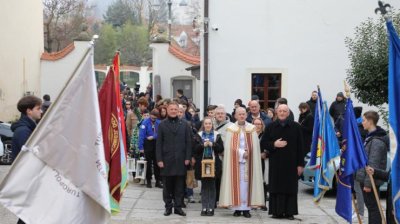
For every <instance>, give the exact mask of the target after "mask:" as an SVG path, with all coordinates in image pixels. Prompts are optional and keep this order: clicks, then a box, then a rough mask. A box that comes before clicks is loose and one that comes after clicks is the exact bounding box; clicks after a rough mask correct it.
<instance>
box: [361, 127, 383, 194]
mask: <svg viewBox="0 0 400 224" xmlns="http://www.w3.org/2000/svg"><path fill="white" fill-rule="evenodd" d="M364 147H365V152H366V154H367V157H368V165H369V166H371V167H372V168H374V169H381V170H386V163H387V151H388V148H389V136H388V135H387V133H386V131H385V130H383V129H382V128H381V127H379V126H378V127H377V129H376V130H375V131H373V132H371V133H368V135H367V138H366V139H365V143H364ZM356 180H357V181H358V182H360V183H361V184H362V185H363V186H364V187H369V188H372V184H371V180H370V179H369V176H368V174H367V173H366V172H365V169H364V168H362V169H359V170H358V171H357V174H356ZM383 183H384V181H382V180H378V179H376V180H375V184H376V186H381V185H382V184H383Z"/></svg>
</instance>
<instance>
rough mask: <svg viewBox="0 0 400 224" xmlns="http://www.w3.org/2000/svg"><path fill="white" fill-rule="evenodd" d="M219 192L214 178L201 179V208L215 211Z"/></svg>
mask: <svg viewBox="0 0 400 224" xmlns="http://www.w3.org/2000/svg"><path fill="white" fill-rule="evenodd" d="M216 194H217V191H216V189H215V179H214V178H202V179H201V207H202V209H205V208H206V209H214V208H215V199H216Z"/></svg>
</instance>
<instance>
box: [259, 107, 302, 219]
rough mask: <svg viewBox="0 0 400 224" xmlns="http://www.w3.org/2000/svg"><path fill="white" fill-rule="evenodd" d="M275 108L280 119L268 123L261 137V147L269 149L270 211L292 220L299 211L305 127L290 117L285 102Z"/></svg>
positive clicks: (273, 216)
mask: <svg viewBox="0 0 400 224" xmlns="http://www.w3.org/2000/svg"><path fill="white" fill-rule="evenodd" d="M276 111H277V117H278V119H277V120H276V121H274V122H273V123H271V124H270V125H268V127H266V129H265V133H264V135H263V137H262V139H261V148H262V149H266V150H267V151H268V152H269V193H270V196H269V214H271V215H272V218H278V219H281V218H286V219H289V220H293V219H294V215H297V214H298V206H297V192H298V179H299V176H300V175H301V173H302V172H303V170H304V168H303V167H304V158H303V151H304V149H303V148H304V144H303V137H302V130H301V126H300V124H298V123H296V122H294V121H291V120H290V119H288V117H289V114H290V110H289V107H288V106H287V105H286V104H281V105H279V106H278V108H277V110H276Z"/></svg>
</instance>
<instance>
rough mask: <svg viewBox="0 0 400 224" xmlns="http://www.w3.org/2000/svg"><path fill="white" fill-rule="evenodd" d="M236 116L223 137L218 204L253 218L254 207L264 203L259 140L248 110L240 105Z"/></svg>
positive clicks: (234, 214)
mask: <svg viewBox="0 0 400 224" xmlns="http://www.w3.org/2000/svg"><path fill="white" fill-rule="evenodd" d="M235 117H236V120H237V122H236V123H234V124H232V125H230V126H229V127H228V128H227V134H226V138H225V141H224V158H223V171H222V181H221V189H220V196H219V207H225V208H231V209H233V210H234V211H235V212H234V213H233V216H235V217H238V216H241V215H242V214H243V216H244V217H246V218H250V217H251V215H250V210H251V208H256V207H261V206H264V205H265V201H264V188H263V178H262V170H261V153H260V143H259V139H258V136H257V132H256V129H255V127H254V125H252V124H250V123H247V122H246V110H245V109H244V108H241V107H239V108H238V109H236V114H235Z"/></svg>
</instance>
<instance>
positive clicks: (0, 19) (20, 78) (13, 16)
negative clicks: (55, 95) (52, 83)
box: [0, 0, 44, 121]
mask: <svg viewBox="0 0 400 224" xmlns="http://www.w3.org/2000/svg"><path fill="white" fill-rule="evenodd" d="M0 27H1V28H2V32H1V36H0V68H1V72H0V120H1V121H10V120H12V119H15V118H17V117H19V112H18V110H17V107H16V104H17V102H18V100H19V99H20V98H21V97H22V96H23V95H24V93H26V92H28V91H29V92H33V93H34V94H35V95H37V96H40V86H39V76H40V56H41V54H42V52H43V44H44V43H43V7H42V1H31V0H20V1H7V2H5V1H3V2H2V4H1V7H0Z"/></svg>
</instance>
